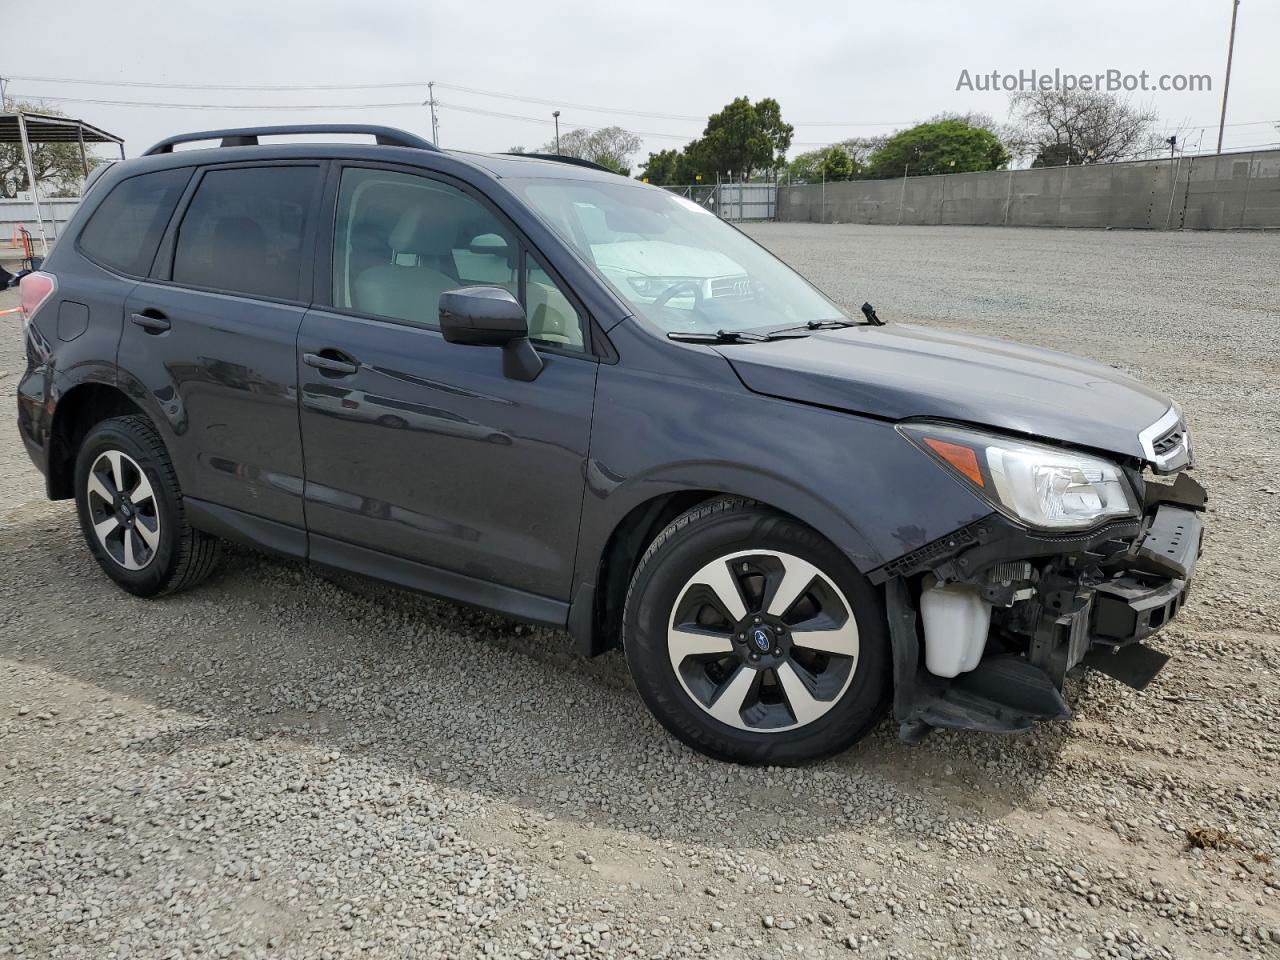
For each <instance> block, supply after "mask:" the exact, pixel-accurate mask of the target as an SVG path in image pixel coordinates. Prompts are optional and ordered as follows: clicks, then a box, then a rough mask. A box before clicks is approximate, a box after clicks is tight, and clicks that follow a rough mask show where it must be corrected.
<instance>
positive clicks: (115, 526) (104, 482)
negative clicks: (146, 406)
mask: <svg viewBox="0 0 1280 960" xmlns="http://www.w3.org/2000/svg"><path fill="white" fill-rule="evenodd" d="M75 491H76V510H77V513H78V514H79V516H80V528H81V530H82V531H83V532H84V537H85V542H86V543H88V545H89V552H90V553H92V554H93V556H94V559H96V560H97V561H98V564H99V565H100V566H101V567H102V569H103V571H104V572H105V573H106V574H107V576H109V577H110V578H111V579H112V580H114V581H115V582H116V583H118V584H119V585H120V586H121V587H123V588H124V589H125V590H127V591H129V592H130V593H132V594H134V595H136V596H139V597H154V596H159V595H160V594H164V593H173V592H176V591H178V590H185V589H187V588H188V587H193V586H195V585H196V584H197V583H199V582H200V581H201V580H203V579H204V578H205V577H207V576H208V575H209V574H210V573H211V572H212V571H213V569H214V567H215V566H216V565H217V561H218V555H219V552H220V542H219V541H218V539H217V538H216V537H212V536H210V535H209V534H207V533H203V532H201V531H199V530H196V529H194V528H193V527H192V526H191V525H190V524H188V523H187V521H186V517H185V516H184V513H183V508H182V491H181V490H180V489H179V487H178V477H177V474H176V473H175V472H174V469H173V463H172V461H170V459H169V454H168V452H167V451H166V450H165V447H164V441H162V440H161V439H160V435H159V434H158V433H157V432H156V429H155V427H154V426H152V424H151V422H150V421H149V420H147V418H146V417H141V416H130V417H114V418H112V419H110V420H103V421H102V422H101V423H99V424H97V425H96V426H94V427H93V428H92V429H91V430H90V431H89V433H88V435H87V436H86V437H85V438H84V442H83V443H81V445H80V450H79V452H78V453H77V454H76V468H75Z"/></svg>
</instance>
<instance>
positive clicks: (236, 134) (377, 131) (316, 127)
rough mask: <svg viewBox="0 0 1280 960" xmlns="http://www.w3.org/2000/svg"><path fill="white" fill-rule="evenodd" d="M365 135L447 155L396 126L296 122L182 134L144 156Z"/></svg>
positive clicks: (392, 144) (389, 143) (382, 142)
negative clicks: (263, 140)
mask: <svg viewBox="0 0 1280 960" xmlns="http://www.w3.org/2000/svg"><path fill="white" fill-rule="evenodd" d="M323 133H362V134H365V135H367V136H371V137H373V138H374V140H375V141H376V142H377V143H378V144H379V145H381V146H384V147H414V148H416V149H418V150H434V151H436V152H437V153H440V152H443V151H441V150H440V148H439V147H437V146H436V145H435V144H434V143H432V142H431V141H430V140H424V139H423V138H422V137H419V136H418V135H417V134H413V133H409V132H408V131H406V130H397V129H396V128H395V127H383V126H378V125H377V124H368V123H295V124H285V125H283V126H277V127H232V128H229V129H226V130H200V131H197V132H196V133H180V134H178V135H177V136H173V137H166V138H165V139H163V140H161V141H160V142H159V143H157V144H156V145H155V146H153V147H152V148H151V149H150V150H148V151H147V152H146V153H144V154H143V156H144V157H152V156H155V155H156V154H160V153H173V148H174V147H175V146H176V145H177V144H179V143H194V142H196V141H198V140H218V141H220V146H223V147H251V146H254V145H256V144H257V143H258V138H259V137H277V136H296V135H298V134H323Z"/></svg>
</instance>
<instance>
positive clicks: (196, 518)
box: [182, 497, 307, 559]
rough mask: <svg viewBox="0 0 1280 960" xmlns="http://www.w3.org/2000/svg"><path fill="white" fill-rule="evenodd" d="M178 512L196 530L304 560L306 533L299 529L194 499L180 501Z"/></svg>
mask: <svg viewBox="0 0 1280 960" xmlns="http://www.w3.org/2000/svg"><path fill="white" fill-rule="evenodd" d="M182 508H183V510H184V512H185V513H186V517H187V522H188V523H190V524H191V525H192V526H193V527H195V528H196V529H197V530H203V531H204V532H205V533H211V534H213V535H214V536H215V537H222V538H223V539H224V540H234V541H236V542H237V543H245V544H248V545H249V546H251V547H258V548H259V549H262V550H267V551H269V552H271V553H278V554H280V555H281V556H286V557H297V558H299V559H306V556H307V532H306V531H305V530H302V529H301V528H299V527H291V526H289V525H288V524H286V523H279V522H277V521H275V520H267V519H266V518H264V517H255V516H254V515H253V514H250V513H244V512H243V511H241V510H235V509H233V508H232V507H224V506H221V505H219V504H216V503H209V502H208V501H207V500H197V499H196V498H195V497H183V498H182Z"/></svg>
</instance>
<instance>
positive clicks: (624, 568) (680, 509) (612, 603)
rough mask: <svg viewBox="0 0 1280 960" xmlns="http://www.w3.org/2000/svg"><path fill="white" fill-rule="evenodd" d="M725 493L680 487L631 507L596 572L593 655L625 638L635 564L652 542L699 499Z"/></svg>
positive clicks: (701, 500) (614, 645)
mask: <svg viewBox="0 0 1280 960" xmlns="http://www.w3.org/2000/svg"><path fill="white" fill-rule="evenodd" d="M723 496H726V494H725V493H724V492H723V491H721V490H681V491H680V492H678V493H669V494H664V495H663V496H660V497H654V498H653V499H652V500H646V501H645V502H644V503H642V504H640V505H638V506H636V507H634V508H632V510H631V512H630V513H628V514H627V515H626V516H625V517H623V518H622V521H621V522H620V523H619V524H618V525H617V527H615V528H614V531H613V533H612V534H611V535H610V537H609V542H608V543H607V544H605V548H604V553H603V554H602V556H601V558H600V569H599V571H598V573H597V576H596V591H595V617H594V623H593V624H592V631H591V641H590V650H589V651H587V652H588V653H589V654H590V655H591V656H595V655H596V654H600V653H604V652H605V651H607V650H612V649H613V648H614V647H616V646H618V645H619V644H620V643H621V641H622V608H623V606H624V605H625V603H626V599H627V588H628V587H629V586H630V585H631V577H632V575H633V574H634V573H635V569H636V564H638V563H639V562H640V557H641V556H643V555H644V552H645V550H647V549H648V548H649V544H651V543H653V540H654V538H655V537H657V535H658V534H659V533H661V532H662V531H663V529H664V528H665V527H666V526H667V524H669V523H670V522H671V521H672V520H674V519H675V518H676V517H678V516H680V514H682V513H684V512H685V511H687V510H691V509H692V508H693V507H695V506H697V505H698V504H700V503H705V502H706V501H707V500H714V499H716V498H717V497H723Z"/></svg>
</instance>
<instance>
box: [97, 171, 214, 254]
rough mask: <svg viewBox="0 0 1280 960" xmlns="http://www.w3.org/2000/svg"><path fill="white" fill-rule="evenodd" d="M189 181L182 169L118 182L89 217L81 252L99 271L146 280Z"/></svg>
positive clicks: (188, 173)
mask: <svg viewBox="0 0 1280 960" xmlns="http://www.w3.org/2000/svg"><path fill="white" fill-rule="evenodd" d="M189 179H191V170H190V168H187V167H181V168H178V169H176V170H157V171H156V172H155V173H143V174H139V175H138V176H136V177H129V178H128V179H127V180H121V181H120V182H119V183H117V184H116V185H115V186H114V187H112V188H111V192H110V193H109V194H107V196H106V198H105V199H104V200H103V201H102V203H100V204H98V207H97V209H96V210H94V211H93V213H92V214H90V215H89V221H88V223H86V224H85V225H84V229H83V230H81V231H80V239H79V246H80V250H81V251H82V252H83V253H84V254H85V255H87V256H88V257H89V258H91V259H92V260H95V261H97V262H98V263H100V264H102V265H103V266H106V267H110V268H111V269H113V270H118V271H120V272H121V273H127V274H129V275H131V276H135V277H145V276H146V275H147V274H148V273H149V272H150V271H151V261H152V260H154V259H155V256H156V248H157V247H158V246H159V245H160V238H161V236H163V235H164V229H165V227H166V226H167V225H168V223H169V218H170V217H171V216H172V215H173V208H174V207H175V206H177V204H178V198H179V197H180V196H181V195H182V191H183V189H184V188H185V187H186V185H187V181H188V180H189Z"/></svg>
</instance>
